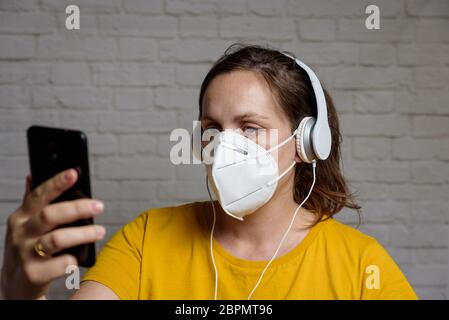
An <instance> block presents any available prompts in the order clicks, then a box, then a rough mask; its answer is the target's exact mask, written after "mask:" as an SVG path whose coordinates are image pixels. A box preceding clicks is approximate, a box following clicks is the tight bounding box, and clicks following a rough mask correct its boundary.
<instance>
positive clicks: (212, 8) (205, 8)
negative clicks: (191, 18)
mask: <svg viewBox="0 0 449 320" xmlns="http://www.w3.org/2000/svg"><path fill="white" fill-rule="evenodd" d="M166 10H167V13H170V14H176V15H181V14H193V15H203V14H211V13H223V14H225V13H226V14H233V15H238V14H244V13H245V12H246V2H245V1H240V0H212V1H202V0H167V1H166Z"/></svg>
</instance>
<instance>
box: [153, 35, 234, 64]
mask: <svg viewBox="0 0 449 320" xmlns="http://www.w3.org/2000/svg"><path fill="white" fill-rule="evenodd" d="M230 44H231V43H229V42H226V41H212V40H208V41H204V40H166V41H161V42H160V44H159V56H160V59H161V60H162V61H169V62H171V61H180V62H214V61H215V60H217V59H218V57H220V56H221V55H222V54H223V53H224V52H225V50H226V48H227V47H228V46H229V45H230Z"/></svg>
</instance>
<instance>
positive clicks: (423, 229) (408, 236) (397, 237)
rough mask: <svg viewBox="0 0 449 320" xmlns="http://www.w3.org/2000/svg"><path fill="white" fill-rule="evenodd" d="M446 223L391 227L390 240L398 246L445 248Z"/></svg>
mask: <svg viewBox="0 0 449 320" xmlns="http://www.w3.org/2000/svg"><path fill="white" fill-rule="evenodd" d="M447 232H448V229H447V225H438V224H421V225H412V226H409V227H408V228H406V227H405V226H400V227H399V226H397V227H392V232H391V242H392V244H394V245H395V246H399V247H405V248H410V247H417V246H419V247H420V248H447V246H448V243H447Z"/></svg>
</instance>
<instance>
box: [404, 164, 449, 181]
mask: <svg viewBox="0 0 449 320" xmlns="http://www.w3.org/2000/svg"><path fill="white" fill-rule="evenodd" d="M411 167H412V177H413V181H415V183H431V184H433V183H445V182H448V181H449V166H448V165H447V163H445V162H436V161H434V162H429V161H426V162H413V163H412V165H411Z"/></svg>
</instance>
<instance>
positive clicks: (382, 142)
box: [353, 138, 391, 160]
mask: <svg viewBox="0 0 449 320" xmlns="http://www.w3.org/2000/svg"><path fill="white" fill-rule="evenodd" d="M353 152H354V158H355V159H361V160H369V159H378V160H385V159H390V158H391V141H390V140H389V139H387V138H354V140H353Z"/></svg>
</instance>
